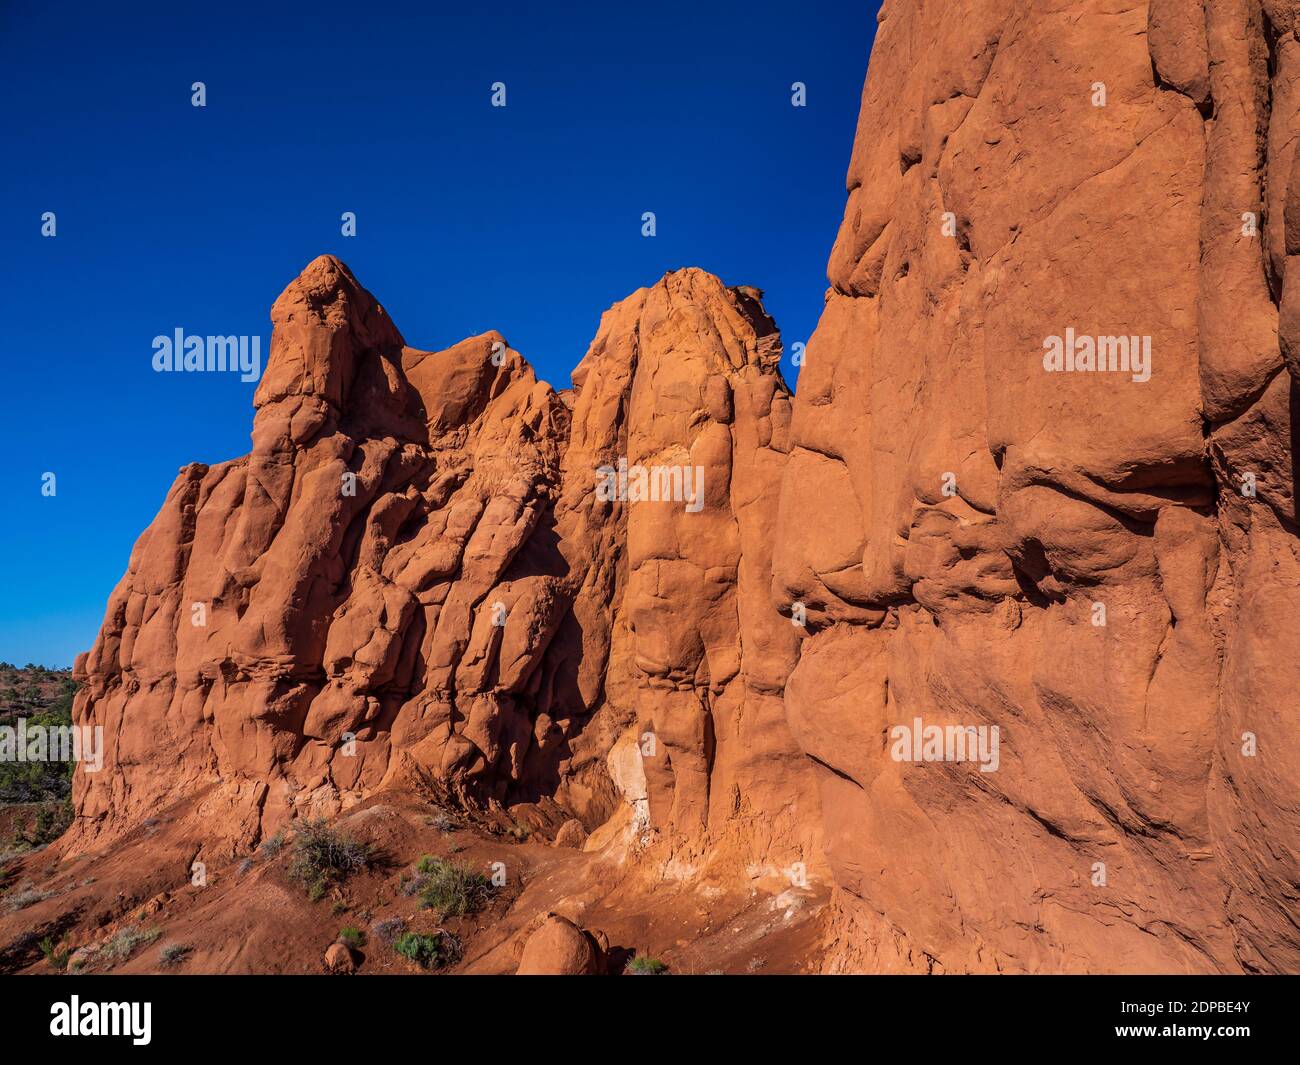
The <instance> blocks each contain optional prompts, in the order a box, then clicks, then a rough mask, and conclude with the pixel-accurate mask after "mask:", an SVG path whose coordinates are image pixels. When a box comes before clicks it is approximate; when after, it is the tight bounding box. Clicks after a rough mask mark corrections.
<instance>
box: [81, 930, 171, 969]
mask: <svg viewBox="0 0 1300 1065" xmlns="http://www.w3.org/2000/svg"><path fill="white" fill-rule="evenodd" d="M161 934H162V933H161V932H159V931H158V929H156V928H148V929H146V928H123V929H122V930H121V931H120V932H118V933H117V934H116V935H114V936H113V938H112V939H110V940H109V941H108V942H107V943H105V944H104V945H103V946H102V947H100V948H99V950H98V952H97V954H96V956H97V957H102V958H107V959H108V960H109V961H110V962H119V961H126V960H127V958H129V957H130V956H131V955H132V954H134V953H135V951H136V948H137V947H147V946H148V945H149V944H150V943H152V942H153V941H154V940H155V939H157V938H158V937H159V936H160V935H161Z"/></svg>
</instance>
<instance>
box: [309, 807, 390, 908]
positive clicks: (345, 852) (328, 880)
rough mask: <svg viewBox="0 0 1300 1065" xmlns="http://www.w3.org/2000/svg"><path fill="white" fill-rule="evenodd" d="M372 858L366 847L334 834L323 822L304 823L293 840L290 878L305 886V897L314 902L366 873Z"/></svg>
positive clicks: (344, 836) (368, 847) (347, 837)
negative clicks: (352, 878)
mask: <svg viewBox="0 0 1300 1065" xmlns="http://www.w3.org/2000/svg"><path fill="white" fill-rule="evenodd" d="M374 860H375V856H374V853H373V852H372V850H371V847H370V845H369V844H368V843H362V842H361V841H359V840H355V839H353V838H352V837H351V836H346V835H344V834H342V833H340V832H336V831H335V830H334V829H332V828H330V827H329V826H328V825H327V824H325V822H324V821H323V820H321V821H311V820H308V821H303V822H302V824H301V825H299V826H298V831H297V834H296V835H295V836H294V838H293V859H292V861H291V862H290V863H289V876H291V877H292V878H293V879H294V880H297V881H299V882H300V883H302V884H304V885H306V887H307V897H308V898H310V899H311V900H312V901H313V902H316V901H317V900H319V899H320V898H322V897H323V896H324V895H325V892H326V891H328V890H329V888H330V886H331V885H332V884H339V883H342V882H343V881H344V880H346V879H347V878H348V877H349V876H351V875H352V874H353V873H359V872H361V871H363V870H365V869H369V868H370V866H371V865H372V864H373V863H374Z"/></svg>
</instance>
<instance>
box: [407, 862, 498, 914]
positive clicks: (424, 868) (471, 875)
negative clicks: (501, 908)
mask: <svg viewBox="0 0 1300 1065" xmlns="http://www.w3.org/2000/svg"><path fill="white" fill-rule="evenodd" d="M415 871H416V874H417V879H418V881H419V895H420V903H421V905H423V906H424V907H425V908H426V909H430V910H433V911H435V912H436V913H437V914H438V915H439V916H441V917H444V918H446V917H463V916H465V915H467V914H471V913H476V912H477V911H478V910H480V909H482V908H483V905H484V904H485V903H486V902H487V900H488V899H489V898H491V897H492V882H491V881H490V880H488V878H487V877H485V876H484V875H483V874H482V873H476V872H474V870H472V869H471V868H470V867H469V866H467V865H462V864H460V863H458V862H449V861H446V860H445V859H443V858H434V857H431V856H430V855H427V854H426V855H425V856H424V857H423V858H421V859H420V861H419V863H418V864H417V865H416V867H415Z"/></svg>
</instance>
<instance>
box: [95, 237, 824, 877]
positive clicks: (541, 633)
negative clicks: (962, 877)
mask: <svg viewBox="0 0 1300 1065" xmlns="http://www.w3.org/2000/svg"><path fill="white" fill-rule="evenodd" d="M271 317H272V322H273V324H274V332H273V335H272V341H271V354H270V358H269V361H268V365H267V369H266V372H265V374H264V376H263V379H262V381H261V384H260V386H259V387H258V390H257V394H256V398H255V406H256V417H255V420H254V425H253V451H252V453H251V454H250V455H248V456H246V457H245V458H242V459H237V460H234V461H232V462H227V463H223V464H221V465H218V466H213V467H207V466H202V465H197V464H196V465H192V466H188V467H186V468H185V469H183V470H182V471H181V473H180V476H179V477H178V478H177V480H176V483H175V484H174V485H173V487H172V490H171V492H170V493H169V494H168V497H167V501H166V503H165V504H164V506H163V509H162V512H161V513H160V514H159V516H158V517H157V518H156V519H155V521H154V523H153V524H152V525H151V526H150V527H149V529H148V530H147V531H146V532H145V533H144V535H143V536H142V537H141V538H140V541H139V543H138V544H137V545H136V548H135V551H134V552H133V554H132V558H131V562H130V568H129V570H128V572H127V575H126V576H125V577H124V578H123V580H122V582H121V584H120V585H119V586H118V588H117V589H116V591H115V592H114V594H113V597H112V599H111V601H110V603H109V606H108V611H107V617H106V620H105V625H104V629H103V631H102V633H101V635H100V637H99V639H98V641H97V642H96V644H95V647H94V649H93V650H92V651H91V652H90V653H89V655H88V656H86V657H85V658H84V659H83V660H81V661H79V663H78V672H79V675H80V676H81V677H82V678H83V679H84V680H85V682H86V686H85V689H84V690H83V692H82V693H81V695H80V697H79V699H78V702H77V706H76V716H77V719H78V721H80V722H82V723H94V724H99V725H102V726H103V727H104V729H105V738H106V749H107V750H108V752H109V757H108V759H107V763H108V764H107V766H106V768H105V770H104V771H102V772H100V773H98V774H89V775H88V774H83V775H81V776H80V777H79V778H78V785H77V791H76V799H77V804H78V810H79V814H80V817H79V819H78V822H77V826H76V828H75V829H74V833H75V834H74V837H73V838H74V839H76V838H78V837H80V838H82V839H86V838H89V837H98V836H103V835H105V834H107V835H109V836H111V835H113V834H116V833H119V832H121V831H123V830H124V829H125V828H127V827H128V826H129V825H131V824H132V823H134V822H136V821H138V820H140V819H141V818H142V817H144V816H146V812H152V811H155V810H156V809H158V808H159V806H160V805H161V804H165V803H166V802H167V801H168V800H169V799H171V798H175V797H177V796H178V795H182V794H187V793H193V792H196V791H199V790H201V789H206V793H207V794H206V798H205V803H204V812H205V814H206V815H208V816H209V817H210V825H209V828H210V831H211V832H212V833H213V836H214V838H217V839H225V840H226V841H227V843H228V844H229V845H230V846H231V847H233V848H234V849H236V850H238V849H241V848H246V847H247V846H249V845H251V844H253V843H255V842H256V841H257V839H258V838H260V837H261V836H262V835H264V834H268V833H271V832H274V831H275V830H276V829H277V827H278V826H280V825H282V824H283V823H285V822H286V821H287V820H288V819H290V818H291V817H293V816H296V815H311V816H319V815H329V814H332V813H335V812H337V811H338V810H340V809H341V808H343V807H346V806H348V805H351V804H352V803H354V802H356V801H359V800H360V799H362V798H363V797H365V796H366V795H368V794H370V793H373V792H374V791H376V790H377V789H379V788H381V787H383V786H385V785H386V784H391V783H394V782H396V781H399V780H408V779H411V778H419V779H423V780H430V781H434V782H436V783H438V784H439V785H440V786H442V787H443V788H445V789H446V790H449V791H451V792H454V793H456V794H458V795H460V796H461V797H462V798H464V799H466V800H469V801H475V802H480V803H483V802H488V803H494V802H500V803H517V802H537V801H539V800H546V801H548V802H552V803H557V804H558V805H560V806H561V807H562V808H563V809H564V810H566V811H567V812H568V813H570V814H572V815H574V816H576V817H577V818H578V819H579V820H580V821H582V822H583V826H585V827H586V828H587V829H592V828H596V827H598V826H600V825H602V824H604V825H605V826H606V833H605V841H606V842H609V840H611V839H613V838H619V839H624V840H627V841H630V842H632V843H634V844H635V845H637V846H644V845H647V844H649V843H652V842H655V841H658V840H661V839H664V838H667V839H668V840H669V841H670V842H671V844H672V845H673V846H674V847H676V846H680V845H681V844H682V843H683V841H686V840H689V839H697V840H699V841H700V842H701V844H702V843H703V841H704V840H705V839H706V838H707V839H709V840H711V841H713V842H714V843H716V842H717V841H719V840H724V839H727V838H730V837H733V836H736V837H738V838H740V839H742V841H743V842H744V844H745V848H742V849H745V854H744V857H745V858H749V857H754V858H760V857H762V854H763V853H764V852H765V851H766V850H768V849H769V848H770V847H771V846H772V845H773V843H774V841H779V842H780V845H781V847H783V848H784V851H783V853H782V855H781V857H782V858H783V859H784V860H786V861H789V860H797V859H798V858H799V857H800V856H801V855H804V852H805V850H808V849H810V848H811V846H812V842H811V841H812V840H813V839H814V838H815V836H816V832H817V831H818V828H817V824H816V818H815V817H810V816H808V814H809V813H810V811H809V810H805V811H803V812H802V814H800V813H799V812H798V811H797V809H796V804H797V803H798V802H799V801H800V798H801V796H802V801H803V802H805V803H806V804H811V803H812V801H813V800H812V797H811V796H812V786H811V776H810V774H808V773H807V772H806V771H805V770H804V769H803V758H802V756H801V754H800V753H799V751H798V749H797V747H796V746H795V744H794V742H793V740H792V738H791V737H790V734H789V732H788V730H787V729H786V727H785V723H784V713H783V708H782V702H781V691H782V688H783V684H784V680H785V675H786V673H787V672H788V670H789V668H790V666H791V664H792V662H793V656H794V651H795V647H796V639H795V636H794V634H793V631H792V628H791V626H790V625H789V623H788V622H786V621H784V620H783V619H781V618H780V617H779V615H777V614H776V613H775V611H773V610H772V609H771V606H770V603H769V601H768V600H769V586H770V573H771V566H770V553H771V544H772V541H773V530H774V525H775V520H776V505H777V496H778V487H779V479H780V472H781V467H782V463H783V459H784V455H783V450H782V449H783V448H784V447H785V444H786V435H787V433H788V428H789V421H790V395H789V392H788V390H787V388H786V386H785V385H784V383H783V382H782V380H781V377H780V372H779V369H778V364H779V361H780V345H779V340H778V338H777V334H776V330H775V327H774V325H773V324H772V322H771V320H770V319H769V318H768V317H767V315H766V314H765V313H764V312H763V310H762V307H761V305H760V304H759V302H758V296H757V293H755V292H754V291H752V290H745V289H728V288H726V287H724V286H723V285H722V284H721V282H719V281H718V280H717V279H716V278H714V277H712V276H710V275H708V274H705V273H703V272H701V271H698V270H684V271H680V272H678V273H675V274H670V275H668V276H666V277H665V278H664V279H663V280H662V281H660V282H659V284H657V285H655V286H654V287H653V288H650V289H643V290H640V291H638V292H636V293H634V294H633V295H632V296H631V297H629V298H628V299H627V300H625V301H623V302H622V303H620V304H619V305H617V306H615V307H614V308H612V309H611V310H610V311H609V312H608V313H607V314H606V315H605V317H604V320H603V321H602V323H601V328H600V332H599V334H598V336H597V337H596V340H595V342H594V343H593V344H592V347H591V351H590V352H589V353H588V355H587V357H586V358H585V359H584V360H583V361H582V363H581V365H580V366H579V367H578V369H577V371H576V372H575V374H574V389H573V391H572V392H566V393H563V394H557V393H556V392H554V391H553V390H552V389H551V388H550V386H549V385H546V384H544V383H539V382H538V381H537V380H536V379H535V377H534V375H533V372H532V370H531V369H530V368H529V367H528V366H527V365H526V364H525V363H524V362H523V360H522V359H521V358H520V356H519V355H518V354H517V353H516V352H515V351H513V350H512V349H510V348H509V347H508V345H507V344H506V343H505V341H504V339H503V338H502V337H500V336H499V335H498V334H495V333H488V334H485V335H483V336H479V337H473V338H471V339H469V340H466V341H463V342H462V343H460V344H458V345H456V346H455V347H453V348H451V349H449V350H447V351H442V352H425V351H418V350H416V349H413V348H410V347H408V346H407V345H406V344H405V342H404V340H403V339H402V336H401V334H400V333H399V332H398V331H397V329H396V327H395V326H394V325H393V324H392V322H391V321H390V320H389V318H388V316H387V315H386V314H385V312H384V310H383V308H382V307H380V306H379V305H378V303H376V302H375V300H374V299H373V298H372V297H371V296H370V294H369V293H367V292H366V291H365V290H364V289H363V288H361V287H360V285H359V284H358V283H357V282H356V280H355V279H354V278H353V276H352V275H351V274H350V273H349V272H348V270H347V269H346V267H344V266H343V265H342V264H341V263H339V262H338V261H337V260H336V259H333V258H330V257H322V258H319V259H317V260H315V261H314V262H313V263H311V264H310V265H309V266H308V267H307V269H306V270H305V271H304V272H303V274H302V275H301V276H300V277H299V278H298V279H297V280H295V281H294V282H293V283H292V284H291V285H290V286H289V287H288V288H287V289H286V290H285V292H284V294H283V295H281V297H280V298H279V299H278V300H277V301H276V303H275V305H274V307H273V308H272V312H271ZM783 808H784V812H782V810H783ZM774 810H775V811H776V813H775V815H774V816H773V815H771V811H774ZM583 826H579V827H583ZM665 834H666V836H665ZM573 836H574V832H573V830H570V832H569V834H568V838H573ZM751 840H752V841H754V849H753V850H752V851H751V850H749V849H747V848H748V843H749V841H751Z"/></svg>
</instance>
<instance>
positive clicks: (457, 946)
mask: <svg viewBox="0 0 1300 1065" xmlns="http://www.w3.org/2000/svg"><path fill="white" fill-rule="evenodd" d="M393 950H395V951H396V952H397V953H398V954H400V955H401V956H402V957H404V958H409V959H410V960H411V961H413V962H415V963H416V965H418V966H420V968H422V969H441V968H443V967H444V966H447V965H455V964H456V962H458V961H460V959H461V956H462V954H464V947H463V946H462V944H461V941H460V940H459V939H458V938H457V937H456V936H454V935H452V934H451V933H450V932H444V931H442V930H441V929H439V930H438V931H436V932H434V933H433V934H431V935H430V934H428V933H425V932H407V933H406V934H405V935H403V936H401V937H400V938H399V939H398V940H397V942H395V943H394V944H393Z"/></svg>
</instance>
